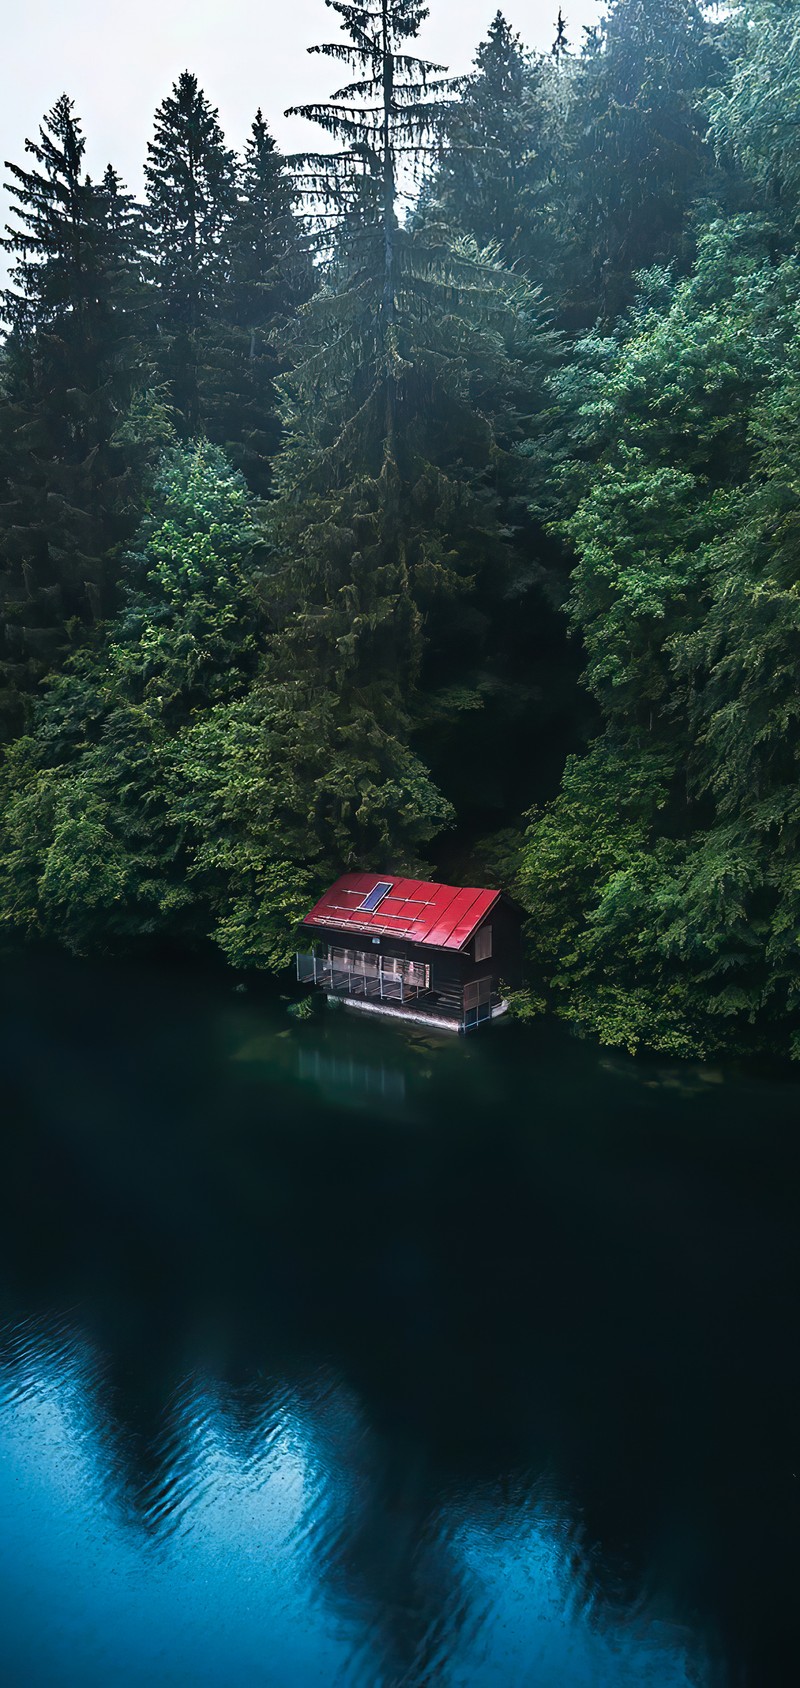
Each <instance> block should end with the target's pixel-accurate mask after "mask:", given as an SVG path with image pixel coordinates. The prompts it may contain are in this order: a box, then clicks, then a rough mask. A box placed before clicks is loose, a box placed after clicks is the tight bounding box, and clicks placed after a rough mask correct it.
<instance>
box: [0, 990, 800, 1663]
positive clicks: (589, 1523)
mask: <svg viewBox="0 0 800 1688" xmlns="http://www.w3.org/2000/svg"><path fill="white" fill-rule="evenodd" d="M7 990H8V1000H7V1002H6V1004H5V1014H4V1019H3V1035H4V1040H5V1051H4V1053H5V1070H6V1074H7V1099H8V1100H9V1101H10V1104H11V1105H10V1108H9V1112H8V1117H9V1122H10V1130H9V1133H8V1136H7V1139H6V1148H5V1158H6V1166H5V1176H4V1178H3V1180H2V1194H1V1195H0V1202H1V1203H2V1212H0V1256H1V1257H2V1266H3V1274H2V1284H3V1291H2V1293H3V1298H4V1308H3V1311H4V1314H5V1317H6V1320H7V1324H8V1327H9V1333H10V1334H9V1335H8V1337H7V1340H6V1343H5V1346H4V1350H3V1358H4V1366H3V1376H4V1379H5V1389H6V1411H5V1413H4V1414H3V1417H4V1418H8V1417H9V1416H10V1415H13V1413H14V1412H16V1411H20V1412H21V1411H22V1409H23V1406H24V1403H25V1401H26V1400H27V1402H28V1409H26V1410H32V1408H33V1407H35V1406H36V1400H37V1391H38V1398H39V1399H40V1400H41V1401H44V1400H45V1399H51V1398H56V1397H58V1398H59V1399H60V1400H61V1401H62V1404H63V1402H64V1401H68V1402H69V1403H71V1404H70V1406H69V1410H68V1411H67V1410H66V1408H64V1412H63V1414H62V1418H61V1419H60V1420H59V1423H60V1424H61V1425H62V1429H61V1431H60V1432H59V1434H62V1435H63V1436H66V1437H69V1436H70V1435H72V1434H75V1435H76V1436H77V1440H78V1442H80V1440H81V1436H83V1437H84V1440H85V1444H86V1447H87V1449H88V1450H89V1451H88V1452H86V1458H87V1460H88V1463H89V1465H90V1467H91V1469H92V1471H93V1473H94V1478H95V1479H96V1482H97V1485H98V1494H99V1493H100V1492H102V1497H103V1498H102V1502H101V1501H100V1500H99V1499H97V1498H96V1499H95V1501H94V1502H93V1503H92V1504H93V1505H94V1506H95V1508H96V1509H97V1508H100V1507H101V1506H104V1507H106V1508H108V1507H109V1506H111V1508H112V1511H113V1513H114V1516H115V1518H116V1519H117V1522H118V1524H119V1526H120V1527H122V1528H123V1529H124V1530H125V1531H126V1532H127V1539H128V1540H130V1539H131V1532H132V1534H133V1539H134V1540H139V1541H140V1542H142V1543H143V1544H144V1546H143V1547H142V1549H141V1551H143V1552H145V1553H147V1554H149V1555H151V1556H152V1555H155V1561H154V1562H157V1563H159V1564H160V1565H161V1566H162V1568H163V1567H164V1566H168V1565H169V1564H170V1563H171V1562H172V1560H171V1556H175V1555H179V1554H187V1553H190V1552H194V1551H200V1550H201V1549H202V1551H203V1553H204V1554H205V1558H204V1564H205V1565H206V1566H207V1568H208V1569H207V1574H208V1576H209V1577H210V1579H211V1582H210V1589H211V1592H210V1594H209V1599H211V1600H212V1601H216V1603H217V1605H218V1606H221V1605H224V1602H225V1599H226V1595H225V1591H224V1577H223V1567H224V1566H225V1564H228V1565H229V1567H230V1574H231V1577H233V1576H234V1574H235V1576H236V1578H237V1580H238V1584H239V1594H238V1595H237V1598H241V1589H242V1587H244V1586H247V1587H250V1586H251V1585H250V1583H249V1582H248V1578H251V1579H255V1580H254V1582H253V1583H252V1588H253V1591H254V1592H253V1599H254V1601H255V1602H256V1606H258V1602H259V1601H261V1602H262V1603H263V1610H264V1611H265V1612H268V1613H269V1614H270V1615H269V1622H268V1625H267V1627H268V1630H269V1633H270V1635H271V1636H272V1638H273V1642H272V1644H273V1645H277V1644H276V1643H275V1641H274V1637H275V1635H276V1634H277V1632H278V1629H279V1626H280V1622H281V1617H280V1610H281V1600H284V1601H285V1608H286V1613H288V1614H289V1617H290V1618H291V1622H292V1623H294V1624H295V1625H296V1626H299V1625H301V1624H302V1623H306V1622H307V1623H308V1625H309V1633H311V1632H312V1630H314V1626H315V1625H316V1626H317V1627H318V1628H319V1636H320V1639H319V1641H318V1643H317V1642H315V1643H314V1645H315V1646H317V1654H316V1655H315V1657H316V1659H317V1664H318V1668H319V1675H318V1679H319V1680H320V1681H322V1682H327V1681H332V1680H333V1676H332V1675H331V1671H332V1670H333V1669H334V1667H335V1670H336V1673H337V1676H336V1679H337V1680H338V1679H339V1678H340V1677H341V1680H343V1681H350V1682H352V1683H353V1684H359V1685H362V1684H363V1685H366V1684H370V1685H372V1684H375V1683H378V1682H380V1683H384V1684H397V1685H398V1688H399V1685H400V1684H403V1685H408V1688H412V1685H413V1688H417V1685H420V1688H421V1685H422V1684H427V1683H442V1684H447V1688H456V1685H461V1684H463V1685H464V1688H467V1685H469V1688H472V1685H473V1684H475V1685H476V1688H478V1685H482V1684H484V1683H486V1684H487V1685H488V1684H490V1683H491V1684H494V1683H500V1682H504V1681H508V1680H513V1681H515V1682H516V1681H519V1682H520V1683H524V1682H525V1681H527V1680H530V1681H531V1682H533V1681H536V1682H537V1683H538V1682H540V1681H541V1682H542V1683H544V1684H547V1685H549V1684H550V1683H551V1682H552V1683H553V1684H555V1683H556V1682H559V1683H561V1682H564V1683H565V1684H567V1685H568V1688H571V1685H572V1684H573V1682H574V1683H575V1684H580V1683H582V1682H584V1681H585V1682H586V1683H587V1684H591V1685H592V1688H594V1685H595V1684H600V1685H602V1688H605V1685H606V1684H608V1688H625V1685H627V1684H628V1683H631V1684H634V1683H635V1684H636V1685H637V1688H639V1684H643V1683H652V1684H653V1685H658V1688H667V1685H669V1688H672V1685H673V1684H676V1685H677V1684H679V1683H684V1682H688V1681H698V1682H699V1681H707V1682H712V1681H719V1682H720V1683H725V1684H728V1683H730V1684H734V1683H735V1684H736V1685H737V1688H738V1685H739V1684H740V1683H747V1684H750V1683H752V1684H753V1685H754V1688H755V1685H758V1688H761V1685H762V1684H766V1683H769V1684H770V1688H773V1685H777V1684H779V1683H781V1682H783V1681H784V1680H785V1681H787V1682H788V1681H789V1675H788V1670H789V1660H790V1658H791V1655H792V1650H793V1649H792V1643H793V1635H792V1623H793V1619H792V1605H793V1584H794V1578H795V1574H796V1570H797V1556H796V1547H795V1540H796V1538H795V1535H794V1529H795V1525H796V1518H795V1508H796V1505H797V1480H796V1479H792V1477H791V1471H792V1469H797V1467H796V1463H795V1464H793V1463H792V1461H793V1455H792V1448H793V1444H794V1437H795V1413H796V1406H797V1396H796V1382H797V1376H796V1360H795V1358H794V1353H793V1349H792V1347H791V1346H789V1345H788V1344H787V1343H786V1340H785V1333H786V1331H787V1330H788V1329H791V1325H792V1311H793V1307H794V1304H795V1295H796V1289H797V1251H798V1243H797V1231H796V1212H795V1207H796V1197H795V1194H794V1188H796V1186H794V1187H793V1182H792V1181H793V1179H794V1176H795V1173H796V1167H795V1165H794V1162H795V1159H796V1155H797V1151H796V1149H795V1145H794V1137H793V1133H792V1132H791V1131H790V1130H789V1129H788V1127H789V1124H790V1121H791V1118H792V1112H793V1108H794V1092H793V1090H792V1089H791V1087H788V1086H784V1085H781V1084H780V1083H777V1082H775V1083H773V1084H772V1085H771V1086H769V1085H767V1084H766V1083H763V1084H759V1083H757V1082H756V1081H755V1080H747V1081H744V1080H740V1081H739V1082H738V1083H737V1084H733V1083H729V1084H723V1085H716V1084H711V1083H707V1082H705V1078H706V1077H711V1078H713V1077H714V1076H715V1075H713V1074H712V1075H705V1076H704V1075H702V1074H700V1075H696V1076H697V1083H696V1084H692V1083H687V1078H688V1079H691V1077H692V1075H687V1074H683V1075H682V1089H681V1090H679V1091H678V1092H675V1091H674V1090H673V1088H672V1087H671V1084H670V1083H665V1082H662V1079H663V1078H664V1077H666V1078H667V1079H670V1078H671V1077H672V1075H662V1074H660V1073H659V1071H658V1069H656V1068H653V1067H646V1066H645V1067H641V1066H640V1067H633V1066H632V1065H630V1064H627V1063H620V1064H619V1065H618V1066H617V1067H616V1068H615V1067H613V1066H612V1067H611V1068H610V1069H608V1068H606V1067H604V1066H603V1064H602V1063H601V1061H600V1060H599V1059H598V1058H597V1056H596V1055H595V1054H594V1053H593V1052H591V1051H589V1050H582V1049H580V1048H579V1047H578V1048H576V1046H575V1045H573V1044H570V1043H566V1042H564V1041H562V1042H561V1043H559V1044H556V1045H553V1044H552V1043H550V1044H548V1043H538V1044H537V1043H536V1042H535V1041H534V1040H532V1039H531V1038H530V1034H523V1033H517V1032H516V1031H515V1030H513V1029H512V1030H511V1031H510V1032H509V1033H505V1032H500V1031H499V1029H498V1032H497V1033H496V1034H494V1035H492V1036H489V1037H487V1038H486V1039H485V1040H480V1041H478V1040H476V1042H475V1044H474V1045H472V1046H469V1047H467V1046H465V1045H463V1044H457V1045H456V1044H455V1043H453V1044H446V1045H443V1046H441V1047H440V1048H437V1047H431V1046H429V1045H426V1044H422V1045H420V1044H419V1043H414V1042H413V1040H412V1041H411V1042H410V1043H404V1041H403V1039H402V1037H400V1036H398V1035H397V1034H396V1033H394V1032H392V1033H391V1034H388V1035H387V1036H386V1037H385V1036H384V1032H383V1029H382V1028H377V1027H375V1026H373V1025H369V1026H362V1025H361V1024H360V1023H359V1024H358V1025H357V1026H355V1025H352V1024H351V1023H350V1022H349V1020H347V1018H346V1017H345V1016H342V1015H337V1016H336V1017H335V1024H332V1023H328V1024H325V1023H324V1022H323V1023H322V1024H321V1025H319V1026H310V1027H307V1026H297V1027H294V1026H292V1027H290V1028H289V1029H288V1035H287V1022H286V1020H285V1018H284V1017H283V1016H282V1014H280V1012H279V1011H278V1010H276V1009H273V1008H272V1007H271V1006H270V1005H269V1004H254V1005H250V1003H249V1002H242V1001H240V1000H234V999H233V998H232V997H231V996H230V994H229V993H228V991H227V990H226V988H225V987H224V986H220V985H218V984H215V983H213V982H212V983H208V982H204V981H202V980H200V981H197V980H195V981H194V983H192V984H189V983H188V982H187V981H186V980H184V979H176V978H175V977H174V976H172V977H171V976H167V983H166V984H164V983H163V982H162V983H161V984H156V983H154V982H153V980H152V979H151V978H150V977H149V976H148V975H143V974H139V973H134V974H132V975H122V974H115V973H110V974H108V973H107V974H102V975H101V974H99V973H98V972H96V971H94V970H91V969H82V968H78V967H77V966H76V967H74V968H73V967H70V966H69V965H67V964H63V963H62V964H59V965H58V966H56V967H54V968H51V970H50V972H49V974H48V982H47V985H46V986H45V984H44V977H43V974H42V972H41V971H40V970H39V969H38V968H37V967H36V966H35V965H34V964H33V963H30V962H29V963H27V970H26V968H23V969H21V970H20V972H18V973H17V974H16V976H15V981H14V987H13V989H10V988H8V987H7ZM34 994H35V999H36V1005H35V1011H34ZM270 1027H271V1028H272V1029H271V1030H270ZM302 1040H305V1041H302ZM298 1046H299V1049H300V1050H302V1060H300V1059H298ZM248 1050H249V1051H250V1054H249V1055H248V1054H247V1051H248ZM243 1052H244V1055H245V1058H242V1056H243ZM371 1061H372V1062H374V1064H375V1067H376V1070H377V1071H379V1072H382V1073H383V1074H384V1075H385V1074H386V1072H387V1071H391V1069H392V1064H393V1063H394V1066H395V1068H396V1070H397V1074H398V1078H402V1081H403V1082H402V1090H401V1089H400V1087H399V1086H398V1085H395V1084H393V1083H391V1082H390V1083H389V1084H388V1087H387V1085H386V1082H385V1077H384V1080H382V1085H383V1089H381V1085H378V1084H376V1085H375V1086H374V1088H371V1087H370V1086H369V1085H366V1086H365V1085H364V1083H360V1085H359V1097H358V1100H359V1106H357V1107H352V1106H350V1104H349V1101H348V1098H347V1094H346V1087H344V1086H343V1084H342V1079H341V1074H342V1072H343V1070H344V1068H345V1067H346V1065H347V1063H348V1062H349V1063H351V1066H352V1070H353V1071H354V1072H357V1073H359V1074H360V1075H362V1077H363V1070H364V1068H365V1066H369V1064H370V1062H371ZM332 1064H333V1065H332ZM332 1072H333V1074H334V1078H335V1082H333V1080H332V1079H331V1073H332ZM387 1091H388V1093H387ZM686 1092H688V1093H686ZM365 1094H367V1095H369V1096H370V1098H371V1100H370V1105H369V1106H368V1107H365V1106H364V1095H365ZM754 1121H757V1126H758V1131H757V1133H756V1131H755V1130H754ZM70 1414H71V1415H72V1416H71V1418H70ZM32 1422H33V1421H32ZM70 1424H71V1425H72V1429H70ZM76 1426H78V1427H79V1428H80V1427H82V1429H80V1433H79V1432H78V1430H76V1428H75V1427H76ZM137 1551H138V1550H137ZM267 1573H268V1578H269V1579H270V1587H271V1593H270V1595H269V1598H267V1595H266V1593H265V1592H264V1590H265V1583H264V1577H265V1576H266V1575H267ZM301 1596H302V1597H301ZM42 1598H43V1599H44V1600H48V1599H51V1598H52V1597H51V1595H50V1594H48V1592H47V1591H43V1594H42ZM298 1601H299V1605H298ZM270 1602H272V1603H271V1604H270ZM304 1603H305V1604H304ZM259 1609H260V1608H259ZM248 1611H249V1608H248ZM236 1613H237V1616H236V1623H237V1625H238V1626H239V1627H240V1628H241V1626H242V1624H245V1623H246V1622H250V1623H251V1624H253V1625H255V1626H256V1628H257V1618H256V1617H254V1616H253V1614H252V1613H251V1614H250V1616H249V1617H248V1618H246V1617H244V1616H243V1614H242V1610H241V1609H240V1608H239V1607H238V1606H237V1607H236ZM304 1613H305V1616H303V1614H304ZM298 1614H299V1615H298ZM325 1614H327V1616H325ZM288 1621H289V1619H288V1618H287V1624H288ZM286 1646H287V1648H288V1646H289V1643H288V1642H287V1643H286ZM326 1649H327V1650H326ZM271 1668H272V1671H273V1675H272V1677H270V1678H269V1680H270V1682H271V1684H272V1683H274V1688H284V1683H285V1684H286V1688H294V1681H293V1680H292V1676H291V1671H292V1670H293V1669H294V1670H296V1669H297V1668H298V1667H297V1665H296V1664H295V1665H293V1664H292V1662H291V1656H290V1653H289V1652H288V1651H285V1652H281V1650H280V1648H279V1647H278V1648H277V1651H276V1652H275V1653H274V1655H273V1662H272V1666H271ZM284 1668H285V1670H286V1671H288V1672H289V1673H290V1674H288V1675H286V1676H285V1677H283V1676H281V1675H280V1671H281V1670H282V1669H284ZM303 1668H306V1666H304V1667H303ZM208 1669H209V1670H211V1666H210V1665H208ZM326 1671H327V1672H328V1674H327V1675H326ZM565 1672H566V1674H565ZM276 1673H277V1674H276ZM199 1679H202V1680H206V1678H205V1677H201V1678H199ZM207 1679H208V1680H209V1681H211V1680H214V1678H213V1675H208V1677H207ZM316 1679H317V1678H310V1680H316ZM87 1680H88V1678H87ZM131 1680H134V1678H131Z"/></svg>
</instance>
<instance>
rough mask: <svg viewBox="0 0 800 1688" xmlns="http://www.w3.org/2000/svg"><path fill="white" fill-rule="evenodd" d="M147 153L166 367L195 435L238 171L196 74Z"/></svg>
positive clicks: (160, 113)
mask: <svg viewBox="0 0 800 1688" xmlns="http://www.w3.org/2000/svg"><path fill="white" fill-rule="evenodd" d="M147 153H148V163H147V165H146V167H145V178H146V183H147V228H148V235H149V251H150V256H151V263H152V278H153V281H154V284H155V290H156V301H155V316H156V328H157V334H158V343H159V345H160V347H161V348H162V349H161V353H160V356H159V366H160V369H161V372H162V374H163V375H164V376H165V377H166V379H168V380H169V382H170V385H171V390H172V396H173V402H174V404H175V405H176V407H177V409H178V411H179V413H180V414H181V416H182V417H183V418H184V422H185V425H186V428H187V430H188V432H190V433H191V432H193V431H194V430H195V429H196V428H197V426H198V423H199V420H200V409H201V406H200V394H199V389H200V385H201V380H202V377H201V368H202V366H203V362H204V359H205V357H206V355H207V347H206V340H207V335H208V332H209V329H210V326H211V325H212V324H213V323H214V321H215V319H216V316H217V313H218V310H219V305H220V300H221V298H222V296H223V293H224V290H225V287H226V286H227V283H228V281H229V278H230V251H229V229H230V220H231V216H232V214H233V211H234V207H235V189H236V169H235V160H234V155H233V153H232V152H231V151H229V149H228V148H227V147H226V145H225V138H224V135H223V133H222V129H221V128H220V124H219V117H218V113H217V111H216V110H215V109H214V107H213V106H212V105H211V104H210V102H209V100H208V99H207V98H206V95H205V94H204V93H203V91H202V89H201V88H199V87H198V83H197V78H196V76H192V75H191V74H190V72H189V71H188V70H185V71H184V72H183V73H182V75H181V76H180V77H179V78H178V81H177V82H176V83H175V84H174V86H173V89H172V92H171V94H169V95H168V96H167V98H166V99H165V100H163V101H162V103H161V105H160V106H159V107H158V110H157V111H156V114H155V132H154V137H153V140H152V141H151V142H150V143H149V145H148V149H147Z"/></svg>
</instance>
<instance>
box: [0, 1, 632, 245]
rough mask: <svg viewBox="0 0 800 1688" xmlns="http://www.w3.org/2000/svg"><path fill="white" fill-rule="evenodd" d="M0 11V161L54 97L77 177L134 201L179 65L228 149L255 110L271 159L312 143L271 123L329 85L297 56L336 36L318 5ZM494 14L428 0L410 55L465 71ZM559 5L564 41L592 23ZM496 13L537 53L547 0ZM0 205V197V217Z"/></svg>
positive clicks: (137, 4) (19, 7) (327, 66)
mask: <svg viewBox="0 0 800 1688" xmlns="http://www.w3.org/2000/svg"><path fill="white" fill-rule="evenodd" d="M6 6H7V11H6V19H5V29H4V42H3V45H4V52H3V55H2V59H0V161H2V160H4V159H11V160H12V162H14V163H16V164H24V163H25V137H26V136H27V135H31V136H34V137H35V136H36V135H37V134H38V125H39V123H40V121H41V118H42V115H43V113H44V112H45V111H47V110H49V109H50V107H51V106H52V105H53V104H54V102H55V100H56V99H57V98H58V96H59V94H61V93H64V92H66V93H68V94H69V95H70V96H71V98H72V99H73V100H74V101H75V105H76V109H77V112H78V114H79V115H80V117H81V119H82V122H83V129H84V134H85V135H86V138H87V151H86V163H87V167H88V169H89V171H90V173H91V174H92V175H93V176H99V175H101V174H102V171H103V169H104V168H105V165H106V164H107V163H109V162H111V163H112V164H114V165H115V166H116V168H117V169H118V170H119V172H120V174H121V175H122V177H123V179H124V180H125V181H126V182H127V184H128V186H129V187H130V188H131V189H132V190H133V191H134V192H136V193H140V192H141V191H142V166H143V163H144V159H145V153H146V147H147V142H148V140H149V139H150V136H151V133H152V120H153V112H154V110H155V108H156V106H157V105H158V104H159V103H160V101H161V100H162V99H163V98H164V95H165V94H167V93H168V92H169V89H170V86H171V84H172V83H173V82H174V81H175V79H176V78H177V77H178V76H179V75H180V72H181V71H182V70H191V71H193V72H194V73H195V75H196V76H197V77H198V79H199V81H200V85H201V87H202V88H203V89H204V90H205V92H206V94H207V95H208V97H209V99H210V100H211V102H212V104H213V105H215V106H218V107H219V112H220V118H221V121H222V126H223V128H224V130H225V134H226V138H227V140H228V143H229V145H231V146H234V147H236V149H237V150H239V149H240V148H241V146H242V145H243V143H244V140H245V138H246V135H247V132H248V129H249V127H250V123H251V122H252V119H253V116H254V114H255V111H256V108H257V107H258V106H259V105H260V106H261V107H262V109H263V111H264V115H265V117H266V119H267V121H268V123H269V125H270V128H271V129H272V132H273V134H274V135H275V137H276V139H277V140H278V143H279V145H280V146H282V147H283V148H284V150H285V151H293V150H298V151H299V150H301V149H302V148H303V147H306V146H309V145H312V146H313V145H316V144H320V143H321V142H323V141H324V137H323V136H322V133H321V131H319V130H317V129H316V128H315V127H312V126H311V125H310V124H307V123H302V122H300V121H298V120H296V119H295V120H294V121H292V120H287V119H286V118H285V117H284V115H283V113H284V109H285V107H286V106H289V105H296V104H299V103H301V102H303V101H305V100H309V99H315V98H317V97H322V96H327V95H328V94H329V93H331V92H332V90H333V88H334V87H336V86H337V81H336V76H337V70H338V69H339V68H340V67H338V66H337V65H336V64H334V63H332V62H331V61H330V60H326V59H321V58H319V57H317V56H314V57H309V55H308V53H307V52H306V48H307V47H309V46H310V45H311V44H312V43H313V42H315V41H322V40H331V39H335V37H336V35H337V29H336V22H337V20H336V17H335V14H334V13H332V12H331V11H329V10H328V8H327V7H326V6H325V4H324V0H125V4H120V3H119V0H69V4H68V3H67V0H6ZM497 8H498V0H430V13H431V15H430V17H429V19H428V22H427V24H425V25H424V28H423V31H422V32H421V33H420V36H419V42H418V50H419V51H420V52H421V53H422V54H423V55H425V56H428V57H430V58H433V59H436V60H438V61H439V62H442V63H444V64H446V65H448V67H449V68H450V70H452V71H453V72H461V71H464V70H467V69H468V68H469V65H470V63H471V61H472V58H473V56H474V53H475V48H476V46H477V44H478V42H479V41H480V40H481V39H482V38H483V37H484V36H485V35H486V32H487V29H488V26H489V24H490V23H491V20H492V18H493V16H494V14H495V12H496V11H497ZM563 9H564V14H565V17H566V20H567V29H568V34H569V37H570V40H571V41H572V43H573V45H578V43H579V42H580V39H581V26H582V25H583V24H585V23H592V22H594V21H595V20H596V18H597V16H598V15H599V12H600V9H601V8H600V5H599V3H598V0H563ZM502 10H503V12H504V13H505V16H506V17H507V18H508V20H509V22H510V23H511V24H512V25H513V27H514V28H515V29H516V30H518V31H519V33H520V35H521V36H522V38H523V40H524V41H525V43H526V45H527V46H529V47H539V48H546V47H549V46H550V45H551V43H552V40H553V36H554V34H555V22H554V20H555V18H556V16H557V13H558V0H506V3H505V4H504V5H503V6H502ZM409 50H411V51H414V50H416V49H415V48H413V47H412V48H410V49H409ZM342 79H343V80H344V78H342ZM7 208H8V199H7V196H6V195H5V193H3V194H2V197H0V223H5V221H6V217H7ZM3 256H4V254H2V253H0V261H1V260H2V258H3Z"/></svg>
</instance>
